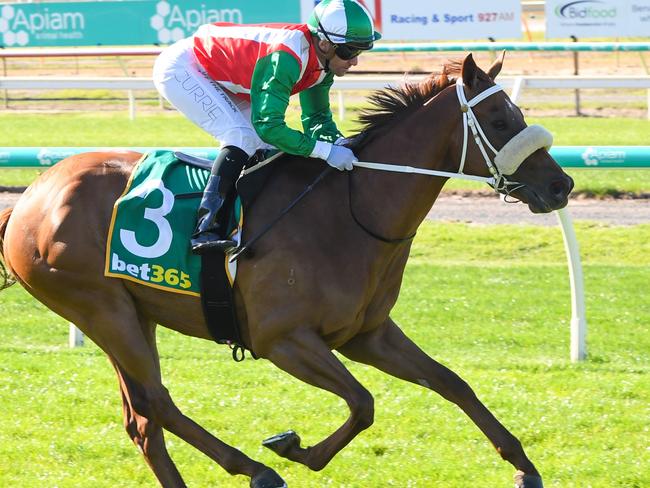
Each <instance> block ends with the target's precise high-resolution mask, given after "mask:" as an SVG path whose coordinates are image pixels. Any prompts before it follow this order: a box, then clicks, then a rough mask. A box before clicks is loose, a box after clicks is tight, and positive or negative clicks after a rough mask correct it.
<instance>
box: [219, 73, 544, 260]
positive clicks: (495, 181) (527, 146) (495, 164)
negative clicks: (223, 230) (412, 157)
mask: <svg viewBox="0 0 650 488" xmlns="http://www.w3.org/2000/svg"><path fill="white" fill-rule="evenodd" d="M502 90H503V87H501V86H500V85H494V86H491V87H489V88H487V89H486V90H483V91H482V92H481V93H479V94H478V95H476V96H475V97H473V98H472V99H471V100H467V97H466V96H465V90H464V85H463V80H462V78H460V77H459V78H458V79H457V80H456V95H457V97H458V102H459V105H460V110H461V112H462V113H463V148H462V153H461V156H460V163H459V165H458V171H457V172H456V173H454V172H449V171H438V170H433V169H426V168H415V167H413V166H401V165H394V164H386V163H373V162H367V161H357V162H355V163H354V166H357V167H359V168H366V169H373V170H378V171H389V172H394V173H412V174H420V175H428V176H441V177H444V178H459V179H464V180H471V181H480V182H483V183H487V184H488V185H490V186H491V187H492V188H494V191H496V192H497V193H501V194H503V195H504V199H505V201H518V200H516V199H515V198H514V197H512V198H513V199H512V200H507V198H508V197H510V196H511V194H512V193H513V192H514V191H516V190H518V189H520V188H522V187H524V186H525V185H524V184H522V183H518V182H516V181H512V180H509V179H508V176H510V175H511V174H513V173H514V172H515V171H517V168H519V166H521V164H522V163H523V162H524V160H525V159H526V158H527V157H528V156H530V155H531V154H532V153H534V152H535V151H537V150H538V149H541V148H546V149H549V148H550V147H551V145H552V144H553V136H552V135H551V134H550V132H548V131H547V130H546V129H544V128H543V127H540V126H537V125H531V126H528V127H526V128H525V129H524V130H522V131H521V132H519V133H518V134H517V135H515V136H514V137H513V138H512V139H510V140H509V141H508V142H507V143H506V144H505V145H504V146H503V147H502V148H501V149H500V150H497V149H495V148H494V146H493V145H492V144H491V143H490V141H489V140H488V138H487V136H486V135H485V132H484V131H483V129H482V128H481V124H480V123H479V121H478V118H477V117H476V114H475V113H474V111H473V110H472V107H474V106H476V105H478V104H479V103H481V102H482V101H483V100H485V99H486V98H488V97H490V96H492V95H494V94H495V93H498V92H500V91H502ZM436 96H437V95H436ZM434 98H435V96H434V97H432V98H431V99H429V100H428V101H427V102H426V103H425V104H424V105H428V104H429V103H431V101H432V100H433V99H434ZM468 128H469V130H471V132H472V137H473V138H474V142H475V143H476V145H477V146H478V148H479V150H480V152H481V154H482V155H483V159H484V160H485V164H486V165H487V167H488V170H489V171H490V173H491V174H492V176H491V177H485V176H476V175H468V174H465V173H463V169H464V168H465V159H466V156H467V147H468V145H469V131H468ZM486 145H487V148H488V149H489V150H491V151H492V153H493V154H494V159H492V158H490V156H489V155H488V153H487V150H486V148H485V146H486ZM282 154H283V153H282V152H280V153H277V154H275V155H274V156H272V157H271V158H269V159H267V160H265V161H262V162H261V163H258V164H256V165H255V166H252V167H250V168H248V169H246V170H244V172H243V173H242V174H243V175H246V174H248V173H252V172H253V171H257V170H258V169H261V168H262V167H264V166H266V165H267V164H269V163H271V162H272V161H274V160H275V159H277V158H278V157H280V156H281V155H282ZM331 170H332V168H331V167H327V168H326V169H325V170H324V171H323V172H322V173H321V174H320V175H319V176H318V177H317V178H316V180H315V181H314V182H313V183H312V184H311V185H309V186H308V187H307V188H306V189H305V191H303V192H302V193H301V194H300V195H299V196H298V197H297V198H296V199H295V200H294V201H293V202H292V203H291V204H290V205H289V206H288V207H287V208H286V209H285V210H284V211H283V212H282V213H281V214H280V215H279V216H278V217H277V218H276V219H275V220H273V221H272V222H271V223H270V224H269V225H268V226H267V227H266V228H265V229H263V230H262V231H261V232H259V233H258V234H257V235H256V236H254V237H253V238H252V239H250V241H249V242H248V243H247V244H246V245H245V246H243V247H242V248H241V249H239V251H237V252H235V253H234V254H233V255H232V256H231V257H230V261H231V262H232V261H235V260H236V259H237V258H238V257H239V256H240V255H241V254H243V253H244V252H246V251H247V250H248V249H249V248H250V246H251V245H252V244H253V243H254V242H255V241H257V240H258V239H259V238H260V237H261V236H262V235H264V234H265V233H266V232H267V231H268V230H269V229H270V228H271V227H272V226H273V225H274V224H275V223H276V222H277V220H279V219H280V218H282V216H284V215H286V213H288V211H289V210H291V208H293V206H295V205H296V204H297V203H298V202H299V201H300V200H301V199H302V198H303V197H304V196H305V195H306V194H307V193H309V192H310V191H311V190H312V189H313V188H314V186H315V185H316V184H317V183H318V182H320V181H321V180H322V179H323V178H324V177H325V176H326V175H327V174H328V173H330V172H331ZM348 175H349V192H350V198H349V205H350V213H351V214H352V218H353V219H354V221H355V222H356V223H357V225H358V226H359V227H361V229H363V230H364V232H366V233H367V234H368V235H370V236H371V237H373V238H374V239H377V240H379V241H381V242H385V243H388V244H400V243H403V242H407V241H410V240H412V239H413V238H414V237H415V234H413V235H411V236H408V237H404V238H397V239H390V238H386V237H383V236H381V235H380V234H378V233H376V232H374V231H372V230H370V229H369V228H368V227H367V226H365V225H364V224H363V223H362V222H361V221H360V220H359V218H358V217H357V216H356V215H355V213H354V208H353V205H352V193H353V192H352V172H348Z"/></svg>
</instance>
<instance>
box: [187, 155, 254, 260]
mask: <svg viewBox="0 0 650 488" xmlns="http://www.w3.org/2000/svg"><path fill="white" fill-rule="evenodd" d="M246 161H248V154H246V153H245V152H244V151H242V150H241V149H239V148H238V147H235V146H226V147H224V148H223V149H221V152H220V153H219V156H217V159H215V161H214V165H213V166H212V174H211V175H210V179H209V180H208V184H207V185H206V187H205V190H204V191H203V198H202V199H201V204H200V205H199V211H198V222H197V224H196V230H195V231H194V234H193V235H192V252H193V253H194V254H203V253H205V252H206V251H209V250H213V249H219V250H221V251H223V252H227V251H229V250H230V249H232V248H233V247H235V246H236V245H237V243H236V242H235V241H233V240H231V239H227V238H226V232H228V228H227V227H228V219H229V218H230V212H231V211H232V204H233V202H234V200H235V195H234V192H235V182H236V181H237V178H238V177H239V174H240V173H241V170H242V168H243V167H244V165H245V164H246Z"/></svg>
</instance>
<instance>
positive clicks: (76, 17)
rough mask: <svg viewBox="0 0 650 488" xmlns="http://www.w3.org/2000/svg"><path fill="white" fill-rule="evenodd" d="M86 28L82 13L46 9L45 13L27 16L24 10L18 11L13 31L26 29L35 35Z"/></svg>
mask: <svg viewBox="0 0 650 488" xmlns="http://www.w3.org/2000/svg"><path fill="white" fill-rule="evenodd" d="M85 26H86V23H85V19H84V16H83V14H82V13H81V12H63V13H59V12H52V13H50V11H49V10H48V9H47V8H45V9H43V13H40V12H35V13H32V14H29V15H26V14H25V12H24V11H23V10H22V9H17V10H16V16H15V19H14V22H13V24H12V26H11V28H12V29H11V30H14V31H16V30H20V29H25V30H28V31H29V32H31V33H32V34H35V33H36V32H41V31H44V30H50V31H58V30H79V29H81V30H83V29H84V28H85Z"/></svg>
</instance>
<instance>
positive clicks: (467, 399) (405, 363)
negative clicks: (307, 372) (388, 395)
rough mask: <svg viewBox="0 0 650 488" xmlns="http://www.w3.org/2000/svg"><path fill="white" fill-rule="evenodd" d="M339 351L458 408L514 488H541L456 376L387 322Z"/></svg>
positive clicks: (513, 441) (508, 437)
mask: <svg viewBox="0 0 650 488" xmlns="http://www.w3.org/2000/svg"><path fill="white" fill-rule="evenodd" d="M339 351H340V352H341V353H342V354H344V355H345V356H346V357H348V358H350V359H352V360H353V361H357V362H361V363H365V364H369V365H371V366H374V367H376V368H378V369H380V370H382V371H384V372H386V373H388V374H390V375H393V376H396V377H398V378H401V379H404V380H406V381H410V382H412V383H416V384H418V385H421V386H424V387H426V388H429V389H431V390H433V391H435V392H437V393H439V394H440V395H442V396H443V397H444V398H446V399H447V400H449V401H451V402H453V403H455V404H456V405H458V406H459V407H460V408H461V409H462V410H463V411H464V412H465V413H466V414H467V415H468V416H469V417H470V418H471V419H472V421H473V422H474V423H475V424H476V425H477V426H478V428H479V429H481V431H482V432H483V433H484V434H485V435H486V436H487V437H488V439H489V440H490V441H491V442H492V444H493V445H494V447H495V448H496V450H497V451H498V452H499V454H500V455H501V457H502V458H503V459H505V460H507V461H508V462H510V463H511V464H512V465H513V466H514V467H515V468H517V470H518V471H519V472H520V473H518V474H517V475H516V477H515V478H516V481H517V486H519V487H526V488H537V487H541V486H542V484H541V478H540V477H539V473H538V472H537V469H536V468H535V466H534V465H533V463H532V462H531V461H530V460H529V459H528V457H527V456H526V454H525V453H524V450H523V448H522V446H521V443H520V442H519V440H518V439H517V438H516V437H515V436H513V435H512V434H511V433H510V432H509V431H508V430H507V429H506V428H505V427H504V426H503V425H501V423H500V422H499V421H498V420H497V419H496V418H495V417H494V415H492V413H491V412H490V411H489V410H488V409H487V408H486V407H485V405H483V404H482V403H481V402H480V401H479V399H478V398H477V397H476V395H475V393H474V392H473V391H472V389H471V388H470V386H469V385H468V384H467V383H466V382H465V381H463V380H462V379H461V378H460V377H459V376H458V375H457V374H456V373H454V372H453V371H451V370H450V369H448V368H446V367H445V366H443V365H441V364H440V363H438V362H436V361H434V360H433V359H431V358H430V357H429V356H427V354H425V353H424V352H423V351H422V350H421V349H420V348H419V347H418V346H417V345H416V344H415V343H413V341H411V340H410V339H409V338H408V337H406V335H405V334H404V333H403V332H402V331H401V330H400V329H399V327H397V325H396V324H395V323H394V322H393V321H392V320H390V319H388V320H387V321H386V323H384V324H383V325H382V326H381V327H379V328H378V329H376V330H374V331H372V332H369V333H367V334H363V335H360V336H357V337H355V338H354V339H352V340H351V341H349V342H348V343H347V344H345V346H343V347H341V348H339Z"/></svg>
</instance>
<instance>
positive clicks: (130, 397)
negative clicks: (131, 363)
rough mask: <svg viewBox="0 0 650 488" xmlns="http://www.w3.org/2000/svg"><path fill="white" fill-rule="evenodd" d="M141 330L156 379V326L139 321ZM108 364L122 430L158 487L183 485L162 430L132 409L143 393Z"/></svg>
mask: <svg viewBox="0 0 650 488" xmlns="http://www.w3.org/2000/svg"><path fill="white" fill-rule="evenodd" d="M142 330H143V332H144V334H145V336H146V339H147V342H148V344H149V347H150V349H151V353H152V354H153V357H154V360H155V363H156V368H157V371H158V377H159V378H160V361H159V358H158V350H157V347H156V339H155V330H156V325H155V324H148V323H146V322H143V323H142ZM111 362H112V363H113V366H114V367H115V371H116V372H117V377H118V380H119V382H120V391H121V393H122V408H123V415H124V427H125V428H126V432H127V434H128V435H129V437H130V438H131V440H132V441H133V443H134V444H135V445H136V446H137V447H138V449H139V450H140V452H141V453H142V455H143V456H144V458H145V460H146V461H147V464H148V465H149V467H150V468H151V470H152V471H153V472H154V474H155V475H156V478H158V481H159V482H160V484H161V485H162V486H164V487H183V486H185V483H184V482H183V478H182V477H181V475H180V473H179V472H178V470H177V469H176V465H175V464H174V462H173V461H172V459H171V458H170V457H169V454H168V452H167V448H166V447H165V439H164V435H163V429H162V427H161V426H160V425H159V424H157V423H156V422H154V421H153V420H150V419H148V418H147V417H143V416H142V415H139V414H138V413H137V412H136V411H135V410H134V408H133V405H134V404H138V403H142V402H143V401H145V400H146V396H145V395H146V394H145V392H144V391H143V390H142V388H141V386H140V385H138V384H137V383H134V382H133V381H131V379H130V378H129V377H128V375H127V374H126V373H125V372H124V371H122V370H121V369H120V367H119V366H118V365H117V364H116V363H115V362H114V361H111Z"/></svg>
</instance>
